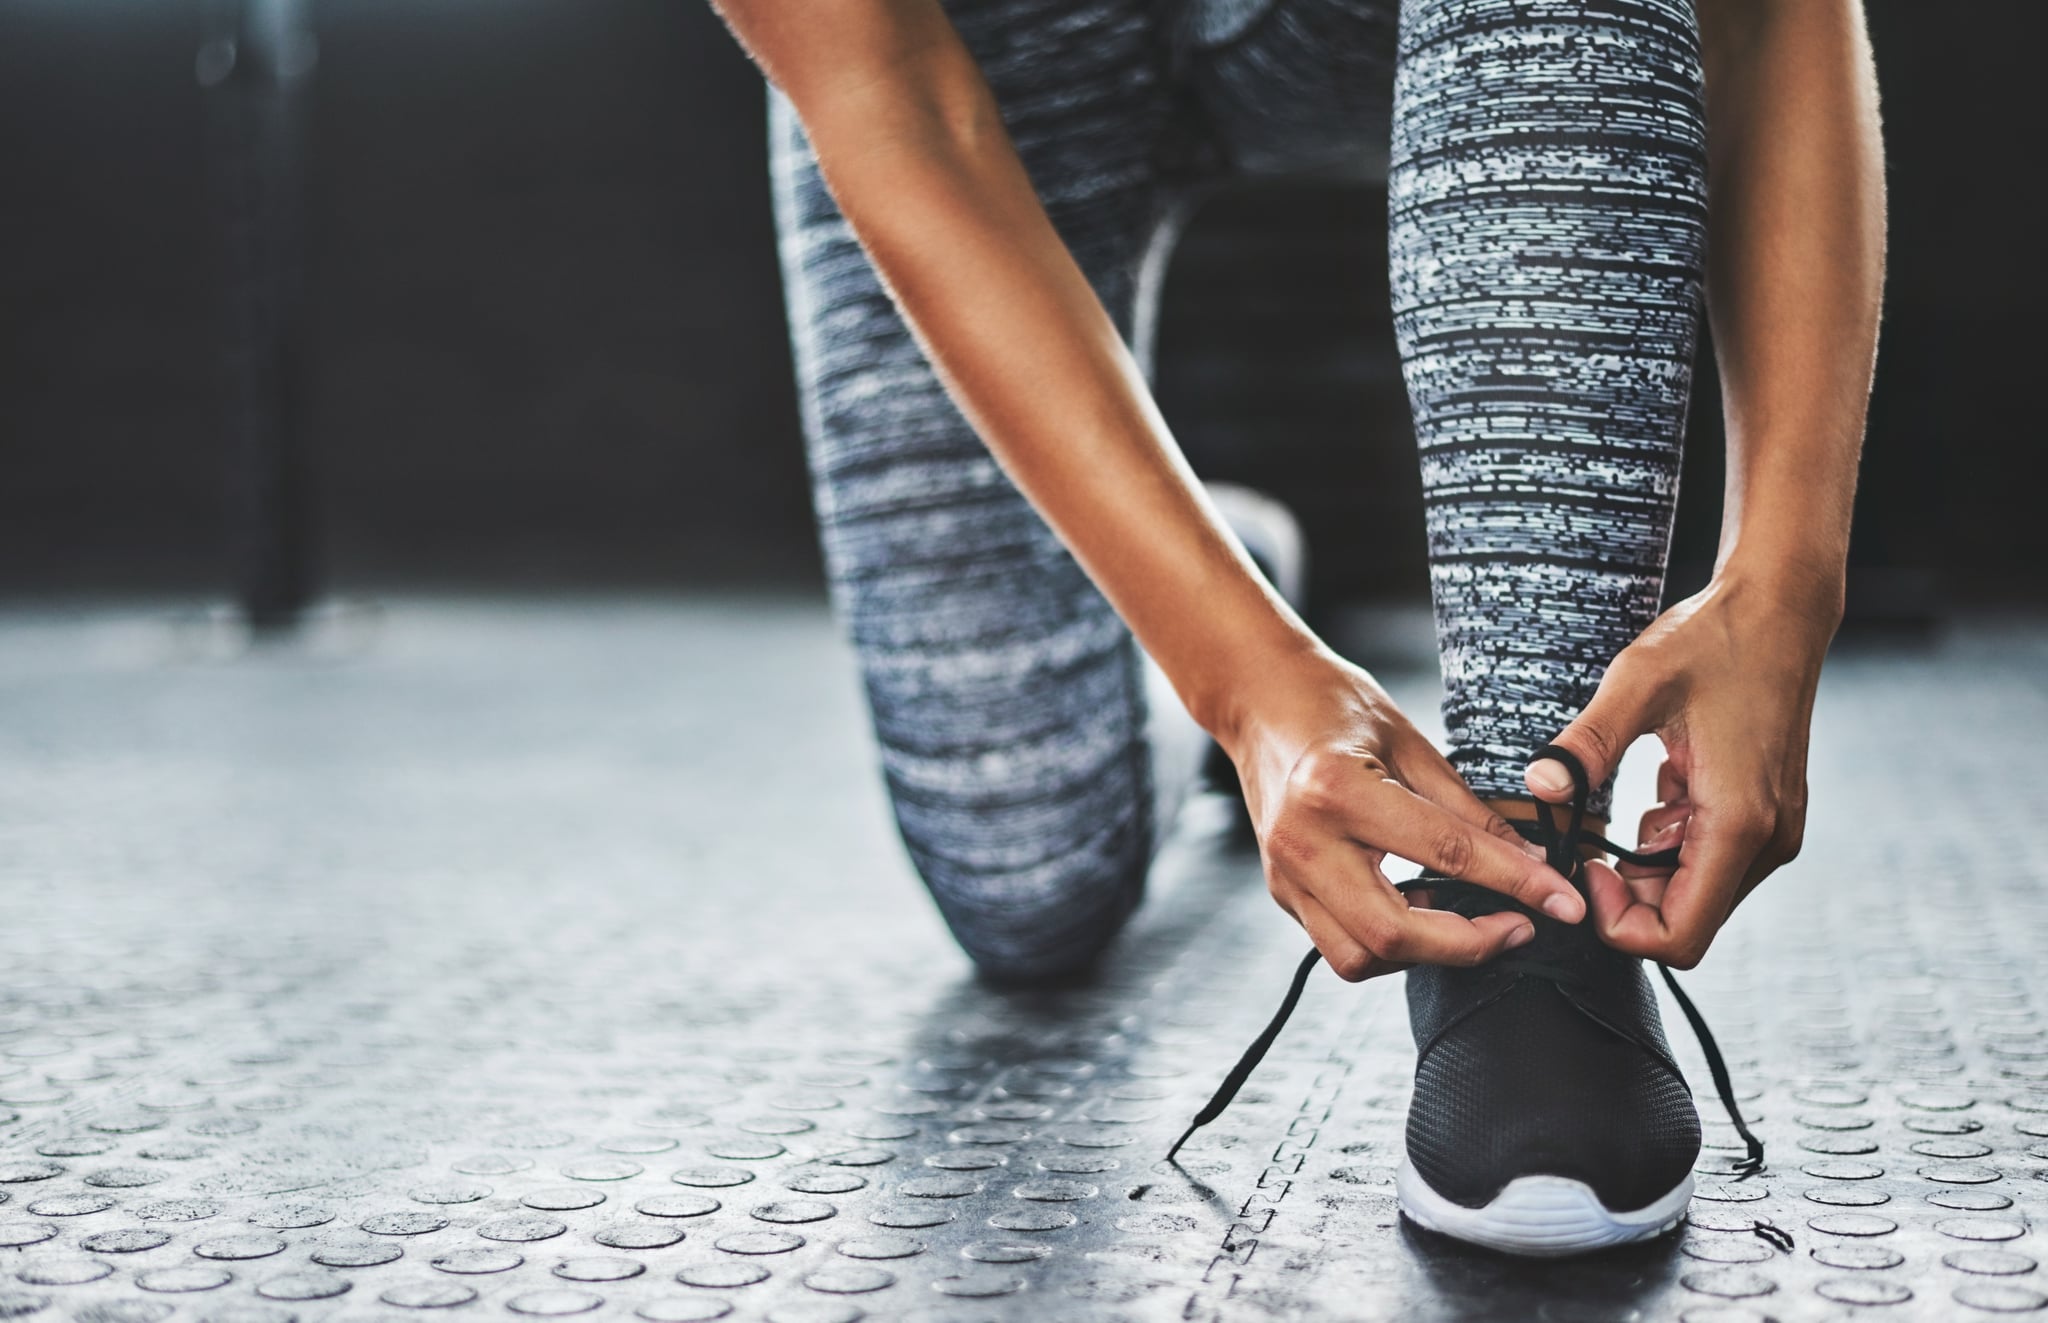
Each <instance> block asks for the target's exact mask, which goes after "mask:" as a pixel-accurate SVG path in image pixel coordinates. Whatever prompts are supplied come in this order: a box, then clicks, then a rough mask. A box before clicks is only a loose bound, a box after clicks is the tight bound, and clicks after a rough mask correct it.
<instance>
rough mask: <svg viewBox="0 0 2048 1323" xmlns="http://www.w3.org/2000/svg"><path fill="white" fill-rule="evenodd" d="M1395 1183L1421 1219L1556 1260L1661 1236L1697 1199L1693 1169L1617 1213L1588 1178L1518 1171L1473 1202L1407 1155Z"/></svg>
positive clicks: (1465, 1236)
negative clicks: (1439, 1183) (1452, 1195)
mask: <svg viewBox="0 0 2048 1323" xmlns="http://www.w3.org/2000/svg"><path fill="white" fill-rule="evenodd" d="M1395 1188H1396V1189H1397V1190H1398V1191H1399V1193H1400V1196H1401V1212H1402V1213H1403V1214H1405V1215H1406V1216H1407V1217H1408V1218H1409V1219H1411V1220H1412V1221H1414V1222H1415V1223H1417V1224H1418V1225H1420V1226H1424V1227H1427V1228H1429V1229H1430V1230H1431V1231H1436V1232H1441V1233H1442V1234H1444V1235H1446V1236H1455V1237H1456V1238H1457V1239H1459V1240H1464V1241H1469V1242H1471V1243H1472V1244H1474V1245H1484V1246H1485V1247H1486V1248H1488V1249H1495V1250H1499V1251H1501V1252H1502V1253H1504V1254H1520V1255H1523V1256H1526V1257H1529V1258H1539V1259H1556V1258H1563V1257H1565V1256H1567V1255H1571V1254H1587V1253H1591V1252H1592V1251H1594V1250H1600V1249H1606V1248H1608V1247H1609V1246H1613V1245H1627V1244H1632V1243H1633V1242H1635V1241H1638V1240H1649V1239H1651V1238H1653V1237H1656V1236H1661V1235H1663V1234H1664V1233H1665V1232H1667V1231H1669V1230H1671V1229H1672V1228H1673V1227H1675V1226H1677V1225H1678V1224H1679V1222H1680V1221H1682V1220H1683V1219H1684V1217H1685V1210H1686V1206H1687V1205H1688V1204H1690V1203H1691V1202H1692V1175H1691V1173H1687V1175H1686V1178H1685V1180H1684V1181H1683V1182H1682V1183H1681V1184H1680V1185H1679V1186H1678V1188H1677V1189H1675V1190H1673V1191H1671V1193H1669V1194H1667V1195H1665V1196H1664V1197H1663V1198H1661V1199H1659V1200H1657V1202H1655V1203H1653V1204H1651V1205H1650V1206H1649V1207H1647V1208H1638V1209H1635V1210H1633V1211H1631V1212H1625V1213H1617V1212H1615V1211H1614V1210H1612V1209H1610V1208H1609V1207H1608V1206H1607V1205H1606V1204H1603V1203H1601V1202H1600V1196H1599V1195H1597V1194H1595V1193H1593V1190H1592V1187H1590V1186H1588V1185H1587V1184H1585V1182H1583V1181H1575V1180H1571V1179H1569V1178H1567V1177H1563V1176H1519V1177H1516V1178H1515V1179H1514V1180H1512V1181H1509V1182H1508V1184H1507V1188H1506V1189H1504V1190H1502V1191H1501V1192H1500V1193H1499V1194H1497V1195H1495V1196H1494V1197H1493V1202H1492V1203H1490V1204H1487V1205H1486V1206H1485V1207H1484V1208H1467V1207H1465V1206H1464V1205H1463V1204H1454V1203H1452V1202H1451V1201H1450V1200H1448V1199H1446V1198H1444V1197H1443V1196H1442V1195H1440V1194H1438V1193H1437V1192H1436V1191H1435V1190H1432V1189H1430V1188H1429V1184H1428V1182H1426V1181H1424V1180H1423V1179H1422V1177H1421V1176H1420V1175H1419V1174H1417V1172H1416V1170H1415V1168H1414V1167H1413V1166H1412V1165H1411V1164H1409V1163H1408V1162H1407V1161H1405V1160H1404V1161H1403V1162H1402V1163H1401V1170H1400V1174H1399V1175H1398V1176H1397V1177H1396V1178H1395Z"/></svg>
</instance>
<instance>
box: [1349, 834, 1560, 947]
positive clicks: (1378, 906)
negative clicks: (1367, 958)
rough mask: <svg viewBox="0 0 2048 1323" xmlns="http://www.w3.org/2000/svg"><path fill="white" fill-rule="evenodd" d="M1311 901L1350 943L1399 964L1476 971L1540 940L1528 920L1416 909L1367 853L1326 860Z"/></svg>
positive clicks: (1505, 915) (1504, 914)
mask: <svg viewBox="0 0 2048 1323" xmlns="http://www.w3.org/2000/svg"><path fill="white" fill-rule="evenodd" d="M1312 899H1313V900H1314V902H1315V903H1316V904H1317V905H1319V906H1321V907H1322V908H1323V910H1325V911H1326V912H1327V913H1328V914H1329V916H1330V917H1331V918H1333V919H1335V920H1336V921H1337V923H1338V924H1339V926H1341V927H1342V928H1343V929H1344V931H1345V932H1346V933H1348V934H1349V935H1350V936H1351V938H1352V940H1354V941H1356V942H1357V943H1358V944H1359V945H1361V946H1363V947H1364V948H1365V949H1366V950H1368V951H1370V952H1371V953H1372V954H1373V955H1374V956H1376V957H1378V958H1379V959H1381V960H1386V961H1393V962H1397V963H1401V964H1429V965H1476V964H1479V963H1480V962H1481V961H1485V960H1490V959H1492V958H1493V957H1494V956H1497V955H1499V954H1500V953H1501V952H1502V951H1504V950H1506V949H1507V948H1508V947H1509V946H1510V945H1511V944H1512V945H1520V944H1521V943H1523V942H1526V941H1528V940H1529V939H1530V938H1532V937H1534V936H1535V935H1536V928H1535V925H1533V924H1532V923H1530V922H1529V920H1528V918H1526V917H1525V916H1523V915H1520V914H1516V913H1512V912H1502V913H1498V914H1486V915H1481V916H1480V917H1479V918H1476V919H1468V918H1466V917H1464V916H1463V915H1460V914H1453V913H1451V912H1450V911H1449V910H1432V909H1420V908H1417V907H1415V906H1412V905H1410V904H1409V903H1408V901H1407V899H1406V898H1405V897H1404V896H1402V895H1401V893H1400V892H1398V891H1396V890H1395V889H1394V886H1393V884H1392V883H1390V882H1388V881H1387V879H1386V876H1385V875H1384V874H1383V873H1381V872H1380V871H1379V869H1378V868H1375V867H1374V866H1373V865H1372V864H1371V863H1370V862H1369V861H1368V860H1367V859H1366V857H1365V855H1364V854H1363V852H1359V853H1356V854H1354V855H1353V856H1352V857H1351V858H1350V859H1348V860H1345V859H1341V858H1340V857H1338V856H1337V855H1335V854H1332V855H1330V856H1328V857H1326V859H1325V863H1324V867H1323V869H1322V871H1321V872H1320V873H1319V874H1318V877H1317V885H1316V889H1315V891H1314V893H1313V897H1312Z"/></svg>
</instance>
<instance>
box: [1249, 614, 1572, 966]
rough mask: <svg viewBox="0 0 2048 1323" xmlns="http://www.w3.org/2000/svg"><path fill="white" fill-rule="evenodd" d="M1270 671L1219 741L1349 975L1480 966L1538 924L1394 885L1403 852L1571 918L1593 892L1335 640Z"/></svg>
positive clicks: (1279, 876) (1302, 915)
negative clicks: (1435, 903) (1563, 869)
mask: <svg viewBox="0 0 2048 1323" xmlns="http://www.w3.org/2000/svg"><path fill="white" fill-rule="evenodd" d="M1292 671H1293V672H1294V673H1293V674H1291V675H1289V676H1288V677H1286V678H1284V679H1283V678H1282V677H1277V676H1270V675H1269V676H1264V677H1261V679H1260V681H1259V682H1258V684H1257V686H1256V692H1257V693H1258V695H1259V699H1258V707H1257V708H1256V709H1255V710H1249V711H1246V712H1245V713H1243V714H1242V715H1241V716H1239V717H1238V718H1237V719H1236V720H1234V721H1233V723H1232V725H1233V729H1231V730H1230V731H1227V732H1224V733H1222V734H1220V735H1219V739H1220V740H1221V742H1222V743H1223V745H1224V747H1225V749H1226V750H1228V752H1229V753H1230V756H1231V759H1232V761H1233V762H1235V763H1236V764H1237V771H1238V777H1239V779H1240V781H1241V782H1242V784H1243V787H1244V794H1245V803H1246V806H1247V807H1248V808H1249V809H1250V810H1251V818H1252V825H1253V829H1254V830H1255V831H1256V832H1257V834H1258V838H1259V852H1260V854H1261V856H1262V857H1263V858H1264V861H1265V870H1266V883H1267V887H1268V888H1269V889H1270V890H1271V892H1272V894H1273V899H1274V900H1275V901H1276V902H1278V903H1279V905H1280V908H1281V909H1284V910H1286V911H1287V912H1288V913H1289V914H1291V915H1293V916H1294V918H1295V920H1296V921H1297V922H1298V923H1300V924H1301V926H1302V927H1303V928H1304V929H1306V930H1307V932H1308V935H1309V938H1310V939H1311V940H1312V941H1314V943H1315V945H1316V949H1317V950H1319V951H1321V952H1322V953H1323V958H1324V959H1325V960H1327V961H1328V962H1329V964H1330V968H1331V969H1333V970H1335V971H1336V972H1337V975H1338V977H1340V978H1343V979H1346V980H1349V981H1352V982H1356V981H1358V980H1360V979H1366V978H1372V977H1374V976H1375V975H1379V974H1386V973H1392V972H1393V971H1395V970H1398V969H1405V968H1407V967H1408V966H1410V965H1414V964H1442V965H1476V964H1479V963H1481V962H1483V961H1486V960H1490V959H1492V958H1493V957H1494V956H1497V955H1499V954H1500V953H1501V952H1502V951H1505V950H1508V949H1510V948H1512V947H1515V946H1519V945H1521V944H1522V943H1524V942H1527V941H1528V940H1530V939H1531V938H1532V937H1534V936H1535V928H1534V926H1533V925H1532V924H1531V923H1530V922H1529V920H1528V918H1527V917H1526V916H1524V915H1521V914H1516V913H1512V912H1507V913H1499V914H1487V915H1482V916H1480V917H1479V918H1476V919H1468V918H1465V917H1463V916H1461V915H1457V914H1452V913H1450V912H1448V911H1445V910H1435V909H1430V908H1427V898H1426V897H1425V896H1415V897H1413V898H1411V897H1408V896H1404V895H1402V893H1401V892H1399V891H1397V890H1395V888H1394V885H1393V883H1392V882H1390V881H1389V880H1388V879H1387V876H1386V874H1385V873H1384V872H1382V871H1381V867H1382V865H1383V863H1384V862H1385V860H1386V857H1387V856H1388V855H1390V854H1392V855H1398V856H1400V857H1401V858H1403V859H1408V860H1412V861H1414V862H1416V863H1419V864H1422V865H1424V866H1425V867H1427V868H1429V869H1431V870H1432V871H1434V872H1438V873H1442V874H1444V875H1445V876H1447V877H1455V878H1462V879H1464V880H1465V881H1468V882H1473V883H1477V884H1478V885H1480V886H1484V887H1489V888H1491V889H1493V890H1495V891H1499V892H1501V893H1503V894H1505V895H1508V896H1512V897H1514V898H1515V899H1516V900H1518V901H1520V902H1522V904H1524V905H1526V906H1528V907H1529V908H1531V909H1536V910H1541V911H1543V912H1544V913H1546V914H1549V915H1551V916H1552V917H1554V918H1557V919H1561V920H1563V921H1565V922H1567V923H1576V922H1578V921H1579V920H1580V919H1582V918H1584V917H1585V913H1586V906H1585V901H1584V900H1583V898H1581V897H1580V895H1579V893H1578V892H1577V891H1576V890H1574V889H1573V887H1572V885H1571V883H1570V882H1568V881H1566V880H1565V879H1564V877H1563V876H1562V875H1560V874H1559V873H1557V872H1556V871H1555V870H1553V869H1552V868H1550V866H1549V865H1547V864H1546V863H1544V862H1543V858H1542V851H1540V850H1539V849H1537V848H1536V847H1535V846H1533V845H1531V844H1529V843H1528V842H1526V841H1524V840H1523V839H1522V838H1521V837H1520V836H1519V835H1517V834H1516V832H1515V829H1514V828H1513V827H1510V826H1509V825H1508V823H1507V820H1506V819H1504V818H1502V817H1501V816H1500V815H1499V814H1498V813H1495V812H1494V811H1493V810H1492V809H1490V808H1488V807H1487V806H1486V805H1484V804H1482V803H1480V801H1479V799H1478V798H1477V797H1476V796H1475V795H1473V793H1472V791H1471V790H1470V789H1469V788H1467V786H1466V785H1465V782H1464V779H1463V778H1461V777H1460V776H1459V775H1458V774H1457V773H1456V772H1455V771H1453V770H1452V769H1451V765H1450V763H1449V762H1448V761H1447V760H1446V759H1445V758H1444V756H1443V755H1442V754H1441V753H1439V752H1437V750H1436V748H1435V746H1434V745H1432V744H1431V743H1430V742H1429V740H1428V739H1427V738H1425V737H1424V736H1423V734H1422V733H1421V732H1420V731H1418V730H1416V729H1415V727H1414V725H1412V724H1411V723H1410V722H1409V720H1408V718H1407V717H1405V716H1403V715H1402V713H1401V711H1400V709H1399V708H1397V707H1395V706H1394V701H1393V699H1391V698H1390V697H1388V695H1387V692H1386V690H1384V689H1382V688H1381V687H1380V685H1379V683H1378V682H1377V681H1376V680H1374V679H1373V678H1372V676H1371V675H1369V674H1368V673H1366V672H1365V671H1363V670H1361V669H1360V668H1358V667H1356V666H1353V665H1351V664H1350V663H1348V662H1345V661H1343V660H1342V659H1341V658H1338V657H1336V656H1334V655H1332V654H1329V653H1327V652H1323V653H1320V654H1318V655H1316V656H1313V657H1310V658H1306V659H1303V660H1302V661H1301V662H1300V663H1299V664H1298V665H1297V666H1295V667H1293V668H1292Z"/></svg>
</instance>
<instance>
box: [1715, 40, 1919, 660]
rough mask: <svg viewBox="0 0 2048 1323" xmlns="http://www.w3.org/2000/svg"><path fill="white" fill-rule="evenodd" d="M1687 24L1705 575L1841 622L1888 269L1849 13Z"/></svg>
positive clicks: (1871, 125) (1868, 83)
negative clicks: (1753, 587) (1720, 475)
mask: <svg viewBox="0 0 2048 1323" xmlns="http://www.w3.org/2000/svg"><path fill="white" fill-rule="evenodd" d="M1700 19H1701V35H1702V39H1703V44H1704V47H1705V57H1706V80H1707V105H1708V142H1709V151H1708V155H1709V196H1710V197H1711V199H1712V203H1711V212H1710V220H1709V242H1708V252H1709V258H1708V264H1707V302H1708V308H1709V313H1710V316H1711V318H1712V323H1713V331H1714V347H1715V354H1716V358H1717V359H1718V361H1719V365H1720V371H1721V394H1722V409H1723V414H1724V417H1725V420H1726V426H1727V434H1728V485H1727V491H1726V498H1725V512H1724V515H1723V522H1722V533H1721V546H1720V563H1719V566H1718V571H1719V573H1721V574H1722V575H1726V576H1732V577H1748V578H1754V579H1761V580H1765V581H1769V582H1771V583H1773V584H1775V585H1778V586H1780V587H1784V588H1787V589H1789V590H1791V591H1792V592H1794V593H1795V594H1796V595H1798V596H1799V598H1800V599H1801V604H1802V606H1804V607H1805V608H1806V609H1808V610H1810V611H1813V612H1815V613H1819V614H1822V615H1826V614H1829V613H1832V614H1833V615H1835V616H1839V612H1840V610H1841V594H1842V581H1843V573H1844V566H1845V563H1846V559H1847V555H1848V545H1849V520H1850V513H1851V508H1852V506H1853V504H1854V497H1855V486H1856V467H1857V460H1858V456H1859V455H1860V453H1861V450H1862V443H1863V427H1864V418H1865V411H1866V405H1867V401H1868V399H1869V393H1870V379H1871V371H1872V367H1873V360H1874V357H1875V354H1876V346H1877V327H1878V313H1879V304H1880V300H1881V294H1882V286H1883V275H1884V201H1885V188H1884V161H1883V147H1882V143H1881V140H1880V136H1879V131H1878V109H1877V81H1876V74H1875V71H1874V69H1873V67H1872V62H1871V57H1870V48H1869V43H1868V40H1867V37H1866V35H1865V32H1864V24H1863V13H1862V7H1861V4H1860V3H1859V0H1701V4H1700ZM1829 623H1830V624H1832V621H1830V622H1829Z"/></svg>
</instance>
